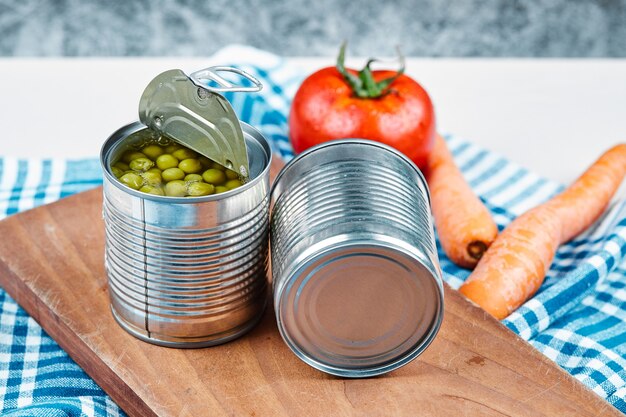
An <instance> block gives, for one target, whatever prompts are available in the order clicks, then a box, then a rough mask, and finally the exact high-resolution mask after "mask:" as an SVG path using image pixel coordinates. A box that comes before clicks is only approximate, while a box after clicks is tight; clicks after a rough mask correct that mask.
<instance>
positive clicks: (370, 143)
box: [270, 138, 431, 206]
mask: <svg viewBox="0 0 626 417" xmlns="http://www.w3.org/2000/svg"><path fill="white" fill-rule="evenodd" d="M346 144H349V145H350V144H353V145H368V146H373V147H376V148H380V149H383V150H385V151H388V152H391V153H393V154H395V155H396V156H398V157H400V158H401V159H402V160H404V162H406V163H408V165H409V166H410V167H411V168H413V170H414V171H415V173H416V174H417V176H418V177H419V179H420V181H421V182H422V185H424V191H425V192H426V198H427V200H428V205H429V206H430V204H431V201H430V189H429V188H428V183H427V182H426V178H425V177H424V174H423V173H422V171H421V170H420V169H419V168H418V167H417V165H415V163H414V162H413V161H411V160H410V159H409V158H408V157H407V156H406V155H404V154H403V153H402V152H400V151H398V150H397V149H395V148H393V147H391V146H389V145H385V144H384V143H380V142H376V141H374V140H370V139H360V138H341V139H333V140H330V141H327V142H323V143H320V144H318V145H315V146H313V147H311V148H309V149H307V150H305V151H304V152H302V153H300V154H298V155H296V156H295V157H294V158H293V159H292V160H291V161H289V162H288V163H287V164H286V165H285V166H284V167H283V168H282V169H281V170H280V172H279V173H278V175H277V176H276V178H275V179H274V183H273V184H272V189H271V191H270V199H271V201H274V200H275V199H278V198H279V197H280V196H276V198H275V196H274V193H275V192H277V191H276V189H277V188H278V184H279V183H280V180H281V178H282V177H283V176H284V175H285V172H287V171H288V170H289V169H291V167H292V166H294V165H295V164H297V163H298V161H300V160H301V159H303V158H305V157H307V156H308V155H310V154H312V153H315V152H318V151H320V150H322V149H325V148H328V147H332V146H337V145H339V146H341V145H346Z"/></svg>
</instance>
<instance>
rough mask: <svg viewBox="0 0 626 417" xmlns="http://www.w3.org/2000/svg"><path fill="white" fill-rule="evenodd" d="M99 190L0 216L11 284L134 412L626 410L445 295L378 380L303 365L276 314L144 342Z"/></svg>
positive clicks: (0, 275) (2, 279) (4, 277)
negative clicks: (245, 324) (108, 246)
mask: <svg viewBox="0 0 626 417" xmlns="http://www.w3.org/2000/svg"><path fill="white" fill-rule="evenodd" d="M277 168H279V165H278V164H277V165H276V166H275V167H274V171H276V169H277ZM101 193H102V190H101V189H100V188H98V189H95V190H92V191H88V192H84V193H81V194H78V195H75V196H72V197H69V198H66V199H63V200H61V201H59V202H56V203H54V204H50V205H47V206H43V207H40V208H37V209H34V210H30V211H27V212H24V213H21V214H18V215H15V216H11V217H9V218H7V219H5V220H3V221H1V222H0V237H1V239H0V285H2V287H4V288H5V289H6V290H7V291H8V293H9V294H10V295H11V296H12V297H13V298H14V299H16V300H17V302H18V303H19V304H20V305H21V306H22V307H24V308H25V309H26V311H28V313H29V314H30V315H31V316H32V317H33V318H34V319H35V320H37V322H39V323H40V324H41V326H42V327H43V328H44V329H45V330H46V332H48V334H49V335H50V336H52V337H53V338H54V339H55V340H56V341H57V342H58V343H59V345H61V347H62V348H63V349H65V350H66V351H67V352H68V353H69V354H70V356H71V357H72V358H73V359H74V360H75V361H76V362H77V363H78V364H79V365H80V366H81V367H82V368H83V369H85V371H86V372H87V373H88V374H89V375H90V376H91V377H92V378H93V379H94V380H96V382H97V383H98V384H99V385H100V386H101V387H102V388H103V389H104V390H105V391H106V392H107V393H108V394H109V395H110V396H111V397H112V398H113V399H114V400H115V401H116V402H117V403H118V404H119V405H120V406H121V407H122V408H123V409H124V410H125V411H126V412H127V413H128V414H129V415H130V416H142V417H144V416H172V417H173V416H193V417H201V416H251V417H252V416H255V417H261V416H272V417H275V416H363V415H367V416H392V415H393V416H446V417H450V416H461V415H463V416H466V415H467V416H590V417H592V416H593V417H597V416H600V415H606V416H619V415H621V414H620V413H619V412H618V411H617V410H616V409H614V408H613V407H612V406H611V405H610V404H608V403H607V402H606V401H604V400H603V399H601V398H600V397H598V396H596V395H595V394H594V393H592V392H591V391H589V390H588V389H587V388H585V387H584V386H583V385H582V384H581V383H579V382H578V381H576V380H575V379H574V378H572V377H571V376H569V375H568V374H567V373H566V372H565V371H563V370H561V369H560V368H559V367H558V366H557V365H556V364H555V363H553V362H552V361H550V360H548V359H547V358H545V357H544V356H543V355H542V354H541V353H539V352H538V351H536V350H535V349H534V348H532V347H531V346H530V345H529V344H527V343H526V342H524V341H523V340H522V339H520V338H519V337H517V336H516V335H515V334H514V333H512V332H511V331H510V330H508V329H507V328H506V327H504V326H503V325H502V324H500V323H499V322H498V321H496V320H495V319H493V318H491V317H490V316H489V315H488V314H486V313H484V312H483V311H482V310H481V309H479V308H477V307H475V306H473V305H471V304H470V303H469V302H467V301H466V300H465V299H464V298H463V297H462V296H460V295H459V294H458V293H457V292H456V291H454V290H451V289H450V288H449V287H447V286H446V292H445V317H444V321H443V325H442V327H441V330H440V332H439V334H438V336H437V337H436V339H435V341H434V342H433V344H432V345H431V346H430V347H429V348H428V349H427V350H426V351H425V352H424V353H423V354H422V355H421V356H419V357H418V358H417V359H416V360H414V361H413V362H411V363H410V364H408V365H406V366H405V367H403V368H401V369H398V370H396V371H393V372H391V373H389V374H387V375H384V376H380V377H375V378H369V379H362V380H348V379H341V378H337V377H333V376H329V375H326V374H323V373H321V372H319V371H317V370H315V369H313V368H311V367H309V366H308V365H306V364H305V363H303V362H301V361H300V360H299V359H298V358H296V356H295V355H294V354H293V353H292V352H291V351H290V350H289V349H288V348H287V346H286V345H285V344H284V343H283V341H282V339H281V338H280V335H279V334H278V330H277V328H276V323H275V320H274V312H273V311H272V310H271V308H270V309H268V311H266V313H265V316H264V318H263V320H262V321H261V323H260V324H259V325H258V326H257V327H256V328H255V329H254V330H253V331H252V332H251V333H249V334H247V335H245V336H243V337H241V338H239V339H237V340H235V341H233V342H230V343H227V344H224V345H221V346H216V347H211V348H205V349H194V350H183V349H171V348H164V347H158V346H153V345H150V344H148V343H145V342H142V341H140V340H138V339H135V338H134V337H132V336H131V335H129V334H127V333H126V332H125V331H124V330H122V329H121V328H120V327H119V326H118V325H117V324H116V323H115V321H114V320H113V317H112V316H111V312H110V309H109V299H108V294H107V283H106V277H105V272H104V264H103V256H104V225H103V222H102V217H101V204H102V195H101Z"/></svg>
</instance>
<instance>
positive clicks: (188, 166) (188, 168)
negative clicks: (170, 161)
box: [178, 158, 202, 174]
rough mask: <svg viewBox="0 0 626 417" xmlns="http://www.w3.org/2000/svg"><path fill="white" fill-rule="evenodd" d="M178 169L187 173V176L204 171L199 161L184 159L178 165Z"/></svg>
mask: <svg viewBox="0 0 626 417" xmlns="http://www.w3.org/2000/svg"><path fill="white" fill-rule="evenodd" d="M178 168H180V169H182V170H183V171H185V173H186V174H196V173H198V172H200V171H202V164H201V163H200V161H198V160H197V159H193V158H189V159H183V160H182V161H180V163H179V164H178Z"/></svg>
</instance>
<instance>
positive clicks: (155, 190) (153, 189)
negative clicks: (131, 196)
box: [139, 185, 165, 195]
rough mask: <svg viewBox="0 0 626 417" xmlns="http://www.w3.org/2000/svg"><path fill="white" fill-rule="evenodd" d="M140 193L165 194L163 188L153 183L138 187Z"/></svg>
mask: <svg viewBox="0 0 626 417" xmlns="http://www.w3.org/2000/svg"><path fill="white" fill-rule="evenodd" d="M139 191H141V192H142V193H147V194H154V195H165V192H164V191H163V188H161V187H159V186H154V185H144V186H143V187H141V188H140V189H139Z"/></svg>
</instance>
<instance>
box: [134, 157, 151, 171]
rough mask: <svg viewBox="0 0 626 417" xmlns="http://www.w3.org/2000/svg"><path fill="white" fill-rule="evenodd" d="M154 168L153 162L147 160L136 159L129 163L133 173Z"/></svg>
mask: <svg viewBox="0 0 626 417" xmlns="http://www.w3.org/2000/svg"><path fill="white" fill-rule="evenodd" d="M153 166H154V162H152V161H151V160H149V159H148V158H137V159H133V160H132V161H130V169H132V170H133V171H141V172H144V171H147V170H149V169H150V168H152V167H153Z"/></svg>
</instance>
